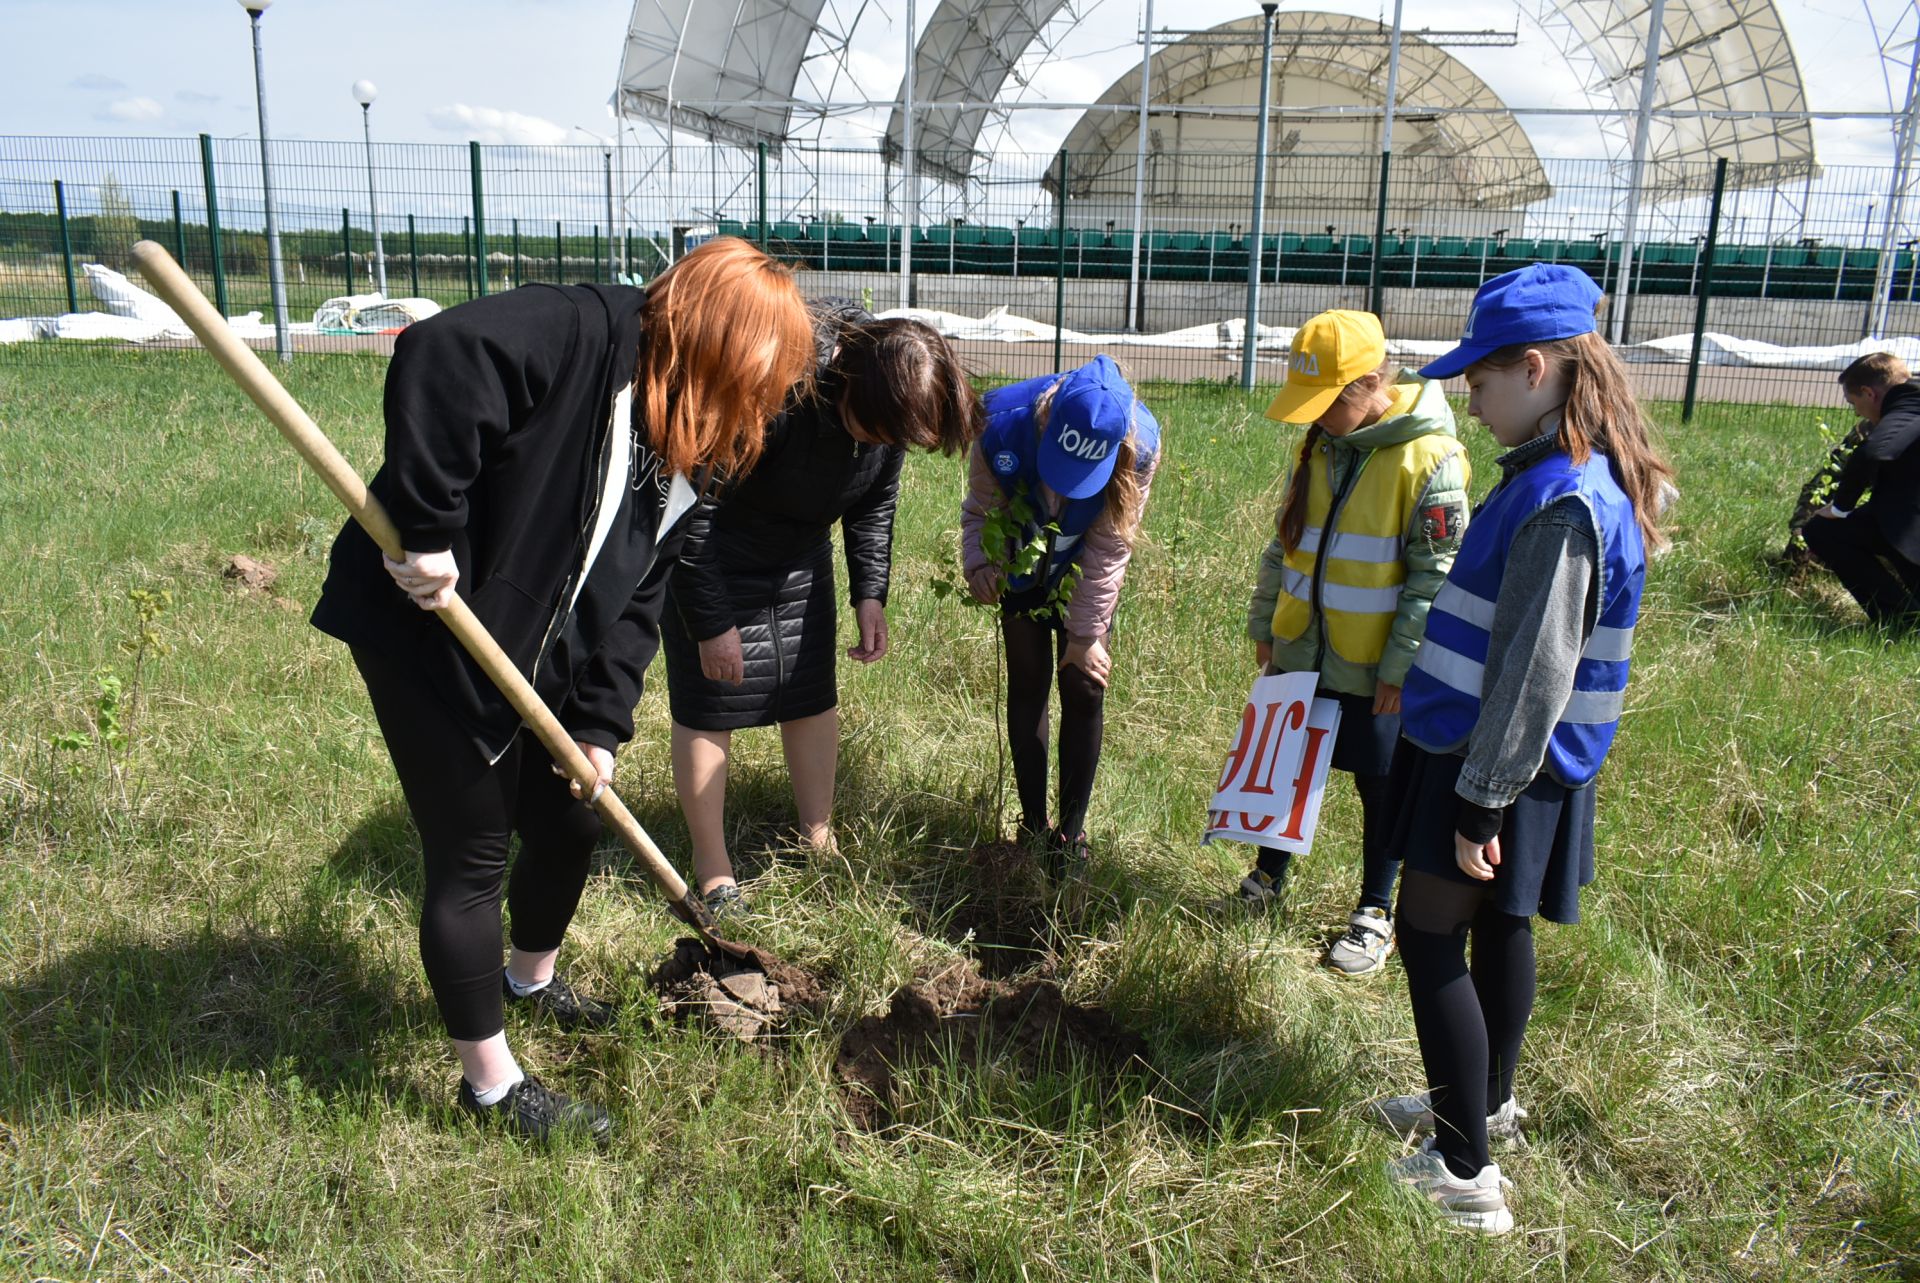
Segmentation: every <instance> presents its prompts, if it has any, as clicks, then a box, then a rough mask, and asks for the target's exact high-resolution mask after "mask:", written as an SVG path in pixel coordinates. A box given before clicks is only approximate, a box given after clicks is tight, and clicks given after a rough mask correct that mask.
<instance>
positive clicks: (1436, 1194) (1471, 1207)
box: [1387, 1140, 1513, 1234]
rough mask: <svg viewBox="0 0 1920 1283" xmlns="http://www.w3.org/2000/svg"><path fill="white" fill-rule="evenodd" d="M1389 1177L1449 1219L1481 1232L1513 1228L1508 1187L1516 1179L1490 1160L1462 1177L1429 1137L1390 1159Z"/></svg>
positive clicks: (1494, 1231) (1491, 1232) (1496, 1231)
mask: <svg viewBox="0 0 1920 1283" xmlns="http://www.w3.org/2000/svg"><path fill="white" fill-rule="evenodd" d="M1387 1178H1388V1179H1389V1180H1391V1181H1393V1182H1394V1183H1395V1184H1396V1185H1404V1186H1406V1187H1407V1188H1408V1189H1410V1190H1412V1191H1413V1192H1414V1193H1416V1194H1418V1195H1420V1196H1421V1197H1422V1198H1424V1199H1426V1200H1427V1201H1428V1202H1429V1203H1432V1204H1433V1205H1434V1206H1435V1207H1436V1208H1438V1209H1439V1211H1440V1214H1441V1215H1442V1216H1444V1217H1446V1218H1447V1220H1448V1221H1449V1222H1451V1223H1452V1224H1454V1225H1458V1226H1459V1227H1460V1228H1462V1229H1468V1230H1473V1231H1475V1232H1476V1233H1480V1234H1505V1233H1506V1232H1507V1231H1508V1230H1510V1229H1512V1228H1513V1213H1512V1212H1511V1211H1510V1210H1508V1208H1507V1190H1509V1189H1511V1188H1512V1187H1513V1182H1512V1181H1510V1180H1508V1179H1507V1178H1506V1177H1504V1176H1502V1175H1501V1174H1500V1164H1498V1163H1488V1164H1487V1165H1486V1166H1485V1167H1482V1168H1481V1169H1480V1170H1479V1171H1478V1172H1476V1173H1474V1175H1473V1178H1472V1179H1471V1180H1462V1179H1460V1178H1459V1177H1458V1176H1455V1175H1454V1174H1453V1172H1452V1171H1450V1170H1449V1169H1448V1167H1447V1160H1446V1159H1444V1158H1442V1157H1440V1151H1439V1150H1437V1149H1435V1148H1434V1147H1433V1142H1432V1141H1431V1140H1429V1141H1428V1142H1427V1143H1426V1144H1424V1145H1422V1146H1421V1147H1420V1148H1419V1149H1416V1150H1415V1151H1413V1153H1411V1154H1408V1155H1407V1156H1406V1157H1404V1158H1393V1159H1389V1160H1387Z"/></svg>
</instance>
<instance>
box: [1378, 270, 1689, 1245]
mask: <svg viewBox="0 0 1920 1283" xmlns="http://www.w3.org/2000/svg"><path fill="white" fill-rule="evenodd" d="M1600 297H1601V295H1600V289H1599V287H1598V286H1596V285H1595V284H1594V283H1593V281H1592V279H1591V278H1589V277H1588V276H1587V275H1586V274H1585V273H1583V272H1581V271H1579V270H1578V269H1576V268H1572V267H1566V266H1560V265H1547V264H1535V265H1533V266H1531V267H1524V268H1521V269H1519V270H1518V271H1514V272H1508V273H1507V274H1506V275H1504V276H1499V277H1496V278H1495V279H1493V280H1491V281H1488V282H1487V283H1486V284H1485V285H1484V286H1482V287H1481V289H1480V291H1479V293H1478V294H1477V295H1475V297H1474V302H1473V312H1472V314H1471V315H1470V317H1469V318H1468V320H1467V326H1466V332H1465V334H1464V336H1463V337H1462V339H1461V342H1460V346H1459V347H1457V348H1455V349H1454V350H1453V351H1452V352H1450V353H1448V354H1447V355H1446V356H1443V357H1441V358H1440V359H1439V360H1437V361H1435V362H1433V363H1432V364H1430V365H1428V366H1426V367H1425V368H1424V369H1422V370H1421V371H1420V372H1421V374H1423V375H1425V376H1427V377H1429V378H1449V377H1452V376H1453V375H1456V374H1459V373H1461V372H1462V371H1464V372H1465V374H1466V377H1467V386H1468V388H1469V400H1468V403H1467V405H1468V412H1469V413H1470V414H1472V415H1473V417H1475V418H1477V419H1479V420H1480V422H1482V423H1483V424H1485V425H1486V427H1487V430H1488V431H1489V432H1491V433H1492V434H1493V438H1494V440H1496V441H1497V442H1499V443H1500V444H1501V445H1502V446H1504V447H1506V451H1507V452H1506V453H1505V454H1503V455H1501V456H1500V458H1499V465H1500V474H1501V475H1500V480H1499V482H1498V483H1496V484H1495V486H1494V488H1493V490H1492V492H1491V493H1490V494H1489V495H1488V496H1487V498H1486V501H1485V502H1484V503H1483V504H1482V505H1481V506H1480V508H1479V510H1478V511H1477V512H1476V513H1475V515H1474V518H1473V524H1472V526H1471V527H1469V529H1468V530H1467V535H1466V538H1465V540H1463V541H1462V543H1461V546H1460V552H1459V555H1458V557H1456V558H1455V560H1454V563H1453V569H1452V570H1451V571H1449V572H1448V574H1447V582H1446V584H1445V585H1444V586H1443V587H1442V588H1441V589H1440V592H1439V594H1438V595H1437V596H1436V597H1435V598H1434V602H1433V608H1432V610H1431V611H1430V612H1429V613H1428V615H1427V628H1426V637H1425V640H1424V641H1423V642H1422V644H1421V646H1420V650H1419V653H1418V654H1417V655H1416V656H1415V658H1414V662H1413V670H1412V672H1410V673H1409V674H1408V676H1407V681H1406V686H1405V688H1404V690H1403V693H1402V704H1401V728H1402V734H1403V735H1404V737H1405V740H1406V741H1407V742H1405V743H1403V744H1402V745H1401V746H1400V749H1399V751H1398V752H1397V753H1396V754H1395V758H1394V769H1393V779H1394V783H1395V787H1396V791H1397V793H1398V795H1399V796H1400V797H1401V798H1402V810H1401V818H1400V822H1399V824H1398V825H1397V826H1396V829H1395V832H1394V836H1393V844H1394V847H1395V849H1396V853H1397V854H1398V855H1399V856H1400V857H1401V858H1402V859H1403V860H1404V872H1403V876H1402V881H1401V889H1400V912H1399V915H1398V916H1399V939H1400V956H1401V959H1402V961H1403V963H1404V964H1405V966H1406V971H1407V986H1408V989H1409V991H1410V994H1411V997H1412V1005H1413V1018H1414V1028H1415V1030H1416V1031H1417V1032H1418V1034H1419V1038H1420V1054H1421V1057H1422V1059H1423V1061H1424V1062H1425V1066H1426V1076H1427V1090H1426V1091H1425V1092H1423V1093H1421V1094H1419V1095H1415V1096H1398V1097H1393V1098H1390V1099H1387V1100H1383V1101H1379V1102H1376V1103H1375V1105H1374V1112H1375V1113H1376V1115H1377V1116H1378V1117H1379V1119H1380V1120H1381V1121H1383V1122H1385V1123H1386V1124H1387V1125H1389V1126H1391V1127H1393V1128H1394V1129H1395V1130H1396V1131H1397V1132H1399V1133H1400V1134H1401V1135H1402V1136H1406V1137H1409V1138H1410V1137H1412V1136H1414V1135H1417V1134H1421V1133H1426V1134H1427V1136H1428V1139H1427V1140H1426V1142H1425V1143H1424V1144H1423V1145H1422V1147H1421V1148H1420V1149H1419V1150H1417V1151H1415V1152H1414V1153H1412V1154H1409V1155H1407V1156H1406V1157H1404V1158H1400V1159H1396V1160H1394V1161H1393V1162H1391V1163H1389V1164H1388V1172H1389V1175H1390V1176H1391V1177H1392V1178H1393V1179H1394V1180H1395V1181H1397V1182H1399V1183H1401V1184H1403V1185H1406V1186H1408V1187H1410V1188H1412V1189H1414V1190H1415V1191H1417V1192H1418V1193H1420V1194H1421V1195H1423V1196H1424V1197H1425V1198H1427V1199H1428V1200H1429V1201H1430V1202H1431V1203H1433V1204H1434V1205H1435V1206H1436V1207H1437V1208H1438V1209H1439V1210H1440V1212H1441V1213H1442V1214H1444V1215H1445V1216H1446V1217H1447V1218H1448V1219H1449V1220H1451V1221H1452V1222H1454V1223H1455V1224H1458V1225H1461V1226H1464V1227H1467V1228H1470V1229H1475V1230H1480V1231H1482V1232H1485V1233H1492V1234H1499V1233H1504V1232H1506V1231H1507V1230H1508V1229H1510V1228H1512V1226H1513V1214H1512V1212H1510V1211H1509V1210H1508V1208H1507V1200H1506V1192H1505V1191H1506V1187H1507V1186H1508V1185H1509V1184H1510V1182H1508V1181H1506V1180H1505V1179H1504V1178H1503V1177H1502V1176H1501V1175H1500V1168H1499V1166H1498V1165H1497V1164H1495V1163H1494V1162H1493V1161H1492V1159H1491V1158H1490V1157H1489V1154H1488V1146H1489V1142H1490V1140H1491V1139H1500V1140H1515V1139H1517V1138H1518V1137H1519V1134H1520V1129H1519V1122H1520V1119H1522V1118H1524V1117H1526V1111H1525V1110H1523V1109H1521V1108H1520V1107H1519V1105H1518V1104H1517V1103H1516V1102H1515V1100H1514V1092H1513V1077H1514V1066H1515V1062H1516V1061H1517V1059H1518V1057H1519V1053H1520V1044H1521V1040H1522V1038H1523V1037H1524V1036H1525V1034H1526V1029H1527V1019H1528V1017H1529V1016H1530V1015H1531V1013H1532V1009H1533V997H1534V951H1533V918H1534V915H1536V914H1538V915H1540V916H1542V917H1545V918H1548V919H1549V920H1551V921H1554V922H1575V921H1578V919H1579V911H1580V888H1581V887H1583V886H1585V885H1586V884H1587V883H1588V882H1591V881H1592V880H1593V875H1594V868H1593V866H1594V862H1593V817H1594V789H1593V780H1594V776H1595V775H1596V774H1597V773H1598V772H1599V770H1600V764H1601V763H1602V762H1603V761H1604V760H1605V759H1606V756H1607V748H1608V746H1609V745H1611V744H1612V743H1613V737H1614V729H1615V726H1616V724H1617V723H1618V720H1619V717H1620V710H1621V706H1622V704H1623V702H1624V699H1625V695H1626V689H1627V670H1628V666H1629V660H1630V657H1631V655H1632V651H1633V630H1634V624H1635V621H1636V620H1637V619H1638V618H1639V613H1640V599H1641V590H1642V587H1643V585H1644V583H1645V581H1646V571H1647V552H1648V550H1649V549H1650V548H1658V547H1660V546H1661V545H1662V544H1664V542H1665V540H1664V539H1663V538H1662V536H1661V534H1660V531H1659V528H1658V526H1657V524H1656V522H1657V519H1658V516H1659V513H1660V511H1661V509H1662V507H1663V506H1664V504H1663V502H1662V499H1661V492H1662V488H1663V486H1665V485H1666V483H1667V481H1668V479H1669V478H1670V477H1671V476H1672V475H1673V474H1672V471H1671V469H1669V468H1668V467H1667V464H1666V462H1665V461H1664V460H1663V459H1662V458H1661V457H1660V454H1659V453H1658V451H1657V450H1656V449H1655V447H1654V445H1653V444H1652V442H1651V440H1650V434H1649V430H1648V426H1647V423H1646V420H1645V418H1644V416H1643V415H1642V414H1641V411H1640V407H1639V405H1638V404H1637V403H1636V402H1635V400H1634V396H1633V391H1632V387H1631V384H1630V383H1629V381H1628V378H1627V372H1626V370H1625V368H1624V367H1623V366H1622V365H1621V364H1620V361H1619V358H1618V357H1616V356H1615V355H1614V353H1613V350H1612V349H1611V348H1609V347H1608V346H1607V344H1606V342H1605V341H1604V340H1603V339H1602V338H1601V337H1600V336H1599V335H1598V334H1597V333H1595V327H1594V308H1595V306H1596V305H1597V304H1598V302H1599V300H1600ZM1469 942H1471V945H1472V950H1473V963H1472V967H1471V970H1469V968H1468V964H1467V947H1468V944H1469Z"/></svg>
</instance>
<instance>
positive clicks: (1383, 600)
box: [1320, 581, 1400, 615]
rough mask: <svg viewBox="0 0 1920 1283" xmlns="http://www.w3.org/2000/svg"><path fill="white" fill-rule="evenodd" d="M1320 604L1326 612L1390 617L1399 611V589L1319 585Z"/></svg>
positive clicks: (1396, 586)
mask: <svg viewBox="0 0 1920 1283" xmlns="http://www.w3.org/2000/svg"><path fill="white" fill-rule="evenodd" d="M1320 604H1321V605H1322V606H1325V607H1326V608H1327V609H1328V610H1344V611H1346V612H1347V613H1348V614H1349V615H1391V614H1393V613H1394V612H1395V611H1397V610H1399V609H1400V589H1399V586H1398V585H1395V586H1394V587H1392V588H1349V587H1347V586H1346V585H1345V584H1330V583H1326V582H1325V581H1322V582H1321V584H1320Z"/></svg>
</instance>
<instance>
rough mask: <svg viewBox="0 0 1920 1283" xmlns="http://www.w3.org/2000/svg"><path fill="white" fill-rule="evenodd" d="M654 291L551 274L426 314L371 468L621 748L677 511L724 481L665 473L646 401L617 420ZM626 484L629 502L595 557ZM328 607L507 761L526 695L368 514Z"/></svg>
mask: <svg viewBox="0 0 1920 1283" xmlns="http://www.w3.org/2000/svg"><path fill="white" fill-rule="evenodd" d="M645 299H646V295H645V293H644V291H641V290H637V289H630V288H626V287H623V286H600V285H574V286H549V285H533V286H526V287H523V288H521V289H516V290H512V291H509V292H507V293H504V294H497V295H494V296H492V297H490V298H483V299H479V300H476V301H474V302H471V303H464V304H462V305H460V306H459V307H455V308H451V309H449V310H448V311H446V312H443V313H441V314H440V315H438V316H436V317H433V318H432V319H430V320H426V321H422V322H420V323H418V324H416V325H413V326H411V327H409V328H408V329H407V330H406V332H405V333H403V334H402V335H401V336H400V339H399V342H398V343H397V344H396V345H395V347H394V356H393V365H392V367H391V369H390V370H389V371H388V374H387V386H386V426H387V433H386V462H385V463H383V464H382V465H381V467H380V471H379V472H377V473H376V474H375V475H374V477H373V480H372V481H371V482H370V483H369V488H370V489H371V490H372V491H373V493H374V494H375V495H376V496H378V497H379V499H380V501H381V502H382V503H383V504H385V505H386V508H387V511H388V513H389V514H391V516H392V517H393V521H394V524H395V525H396V526H398V527H399V530H400V537H401V542H402V544H403V545H404V546H405V547H406V549H407V550H408V551H410V552H438V551H443V550H445V549H448V548H451V549H452V550H453V554H454V559H455V561H456V562H457V563H458V565H459V568H460V585H459V591H460V593H461V595H462V596H464V597H465V598H466V599H467V602H468V604H469V605H471V606H472V607H473V610H474V613H475V614H476V615H478V616H479V618H480V621H481V622H482V623H484V624H485V625H486V626H487V629H488V630H489V631H490V632H491V633H492V634H493V636H494V639H495V640H496V641H498V642H499V643H500V646H501V648H502V649H503V650H505V651H506V653H507V655H508V656H509V657H510V658H511V659H512V660H513V661H514V664H515V666H516V667H517V668H519V669H520V671H521V672H522V673H524V674H526V675H528V676H529V677H530V678H531V679H532V680H533V684H534V688H535V689H536V690H538V691H539V693H540V695H541V697H542V698H544V699H545V700H546V702H547V704H548V706H549V707H551V708H552V709H553V710H554V712H555V714H557V715H558V717H559V719H560V723H561V725H563V726H565V727H566V728H567V730H568V732H569V733H570V734H572V735H573V736H574V737H575V738H576V739H579V740H582V741H584V742H586V743H589V744H597V745H600V746H602V747H605V748H616V747H618V746H619V745H620V744H621V743H624V742H625V741H626V740H627V739H629V738H631V737H632V735H633V708H634V705H635V704H637V703H638V702H639V699H640V693H641V681H642V676H643V674H644V673H645V672H646V668H647V665H648V664H649V663H650V662H651V661H652V659H653V654H654V651H655V650H656V649H657V647H658V645H659V637H660V633H659V624H658V621H659V617H660V607H661V602H662V600H663V596H664V593H665V588H666V579H667V574H668V572H669V571H670V570H671V569H672V566H673V562H674V559H675V558H676V556H677V555H678V552H679V544H680V540H681V538H682V537H683V535H684V531H685V528H686V523H685V522H684V521H677V520H676V518H677V517H678V516H679V514H680V513H681V512H683V511H684V510H685V508H686V507H687V506H688V505H689V504H690V502H691V500H692V498H693V496H694V493H695V492H696V491H697V490H698V489H699V487H700V485H701V484H703V482H704V478H694V479H693V480H692V484H691V486H690V485H689V483H688V481H687V480H686V479H682V478H676V477H668V476H664V475H663V469H662V467H661V464H660V459H659V456H657V455H656V454H655V453H654V452H653V451H652V449H651V448H649V446H648V434H647V432H646V430H645V428H644V425H643V424H641V423H640V422H639V419H638V417H637V416H638V407H637V406H636V407H635V408H634V411H633V413H631V414H628V415H626V416H625V421H624V422H615V419H616V417H617V416H616V405H617V404H619V403H620V401H621V399H622V394H623V393H624V392H625V391H626V390H627V389H628V388H629V386H630V385H631V384H632V382H633V377H634V370H635V367H636V365H637V364H638V359H639V349H640V335H641V323H640V309H641V305H642V303H644V301H645ZM615 431H618V432H621V433H626V434H628V435H627V436H626V437H625V439H624V440H620V439H616V438H615V437H614V435H613V433H614V432H615ZM628 442H630V443H631V465H630V467H628V468H627V469H626V470H625V475H624V477H622V478H617V479H613V480H611V482H610V479H609V470H610V468H612V467H613V466H615V460H616V455H617V453H619V452H617V451H616V450H615V449H614V447H615V446H616V445H619V446H623V447H624V446H625V445H626V444H627V443H628ZM610 484H611V486H612V487H615V488H614V489H612V490H610V491H609V492H608V498H609V499H610V500H611V501H612V502H613V504H614V505H615V506H614V509H613V515H612V517H611V519H610V520H609V521H608V522H607V524H606V533H605V535H604V536H603V540H602V542H601V544H600V546H599V548H598V549H597V550H596V551H595V555H593V556H592V557H591V558H589V556H588V552H589V545H590V543H591V542H592V536H593V533H594V530H595V528H596V517H597V516H598V515H599V513H600V510H601V508H602V495H603V491H606V490H608V487H609V485H610ZM663 527H664V529H663ZM583 579H584V583H583V582H582V580H583ZM313 624H314V627H316V628H318V629H320V630H321V631H323V632H326V633H329V634H331V635H332V636H335V637H338V638H340V639H341V640H342V641H344V642H347V643H348V644H349V645H352V646H355V647H364V648H367V649H370V650H374V651H377V652H379V653H380V654H382V655H383V656H385V657H386V658H388V659H389V660H392V661H394V662H397V663H398V664H400V665H402V666H404V667H409V668H411V669H413V670H414V671H416V672H418V673H419V675H420V679H421V680H422V681H424V682H425V683H426V684H427V685H428V686H429V687H430V688H431V689H432V690H433V691H434V692H435V693H436V694H437V695H438V696H439V697H440V699H441V700H442V701H443V702H444V703H445V704H446V705H447V707H448V709H449V710H450V711H451V712H452V714H453V716H454V718H455V719H456V721H457V722H458V723H459V724H460V725H461V726H462V727H463V728H464V729H465V730H466V731H467V732H468V733H469V735H470V736H471V737H472V739H473V742H474V745H475V747H476V748H478V749H479V751H480V752H481V753H482V754H484V755H485V756H486V758H487V759H488V760H489V761H493V760H496V759H497V758H498V757H499V756H500V754H501V753H503V752H505V751H506V748H507V746H508V745H509V744H510V743H511V742H512V740H513V736H514V733H515V731H516V730H517V729H518V726H519V718H518V717H517V715H516V714H515V713H514V712H513V709H512V708H511V707H510V706H509V705H508V704H507V702H506V700H505V698H504V697H502V696H501V695H500V694H499V692H498V691H496V690H495V689H494V688H493V684H492V683H491V682H490V681H488V679H487V677H486V675H485V673H483V672H482V671H481V670H480V668H479V666H478V665H477V664H475V663H474V662H473V661H472V659H471V658H469V657H468V656H467V654H466V652H465V651H464V650H462V649H461V648H460V645H459V643H458V642H456V641H455V640H454V638H453V634H452V633H451V632H450V631H449V630H448V629H447V628H446V627H445V626H444V625H443V624H441V622H440V621H439V620H437V619H434V618H432V617H431V615H430V613H429V612H427V611H423V610H421V609H420V608H419V607H417V606H415V605H414V604H413V602H412V601H411V600H410V599H409V598H408V597H407V596H406V594H404V593H403V592H401V591H400V589H399V587H398V586H396V585H395V584H394V582H393V580H392V579H391V578H390V577H389V576H388V575H387V572H386V570H385V568H384V567H383V566H382V565H381V561H380V550H379V549H378V548H377V547H376V546H375V545H374V543H373V541H372V539H370V538H369V537H368V536H367V535H366V533H365V532H364V531H362V530H361V529H360V528H359V526H358V525H356V524H354V523H352V522H349V523H348V524H347V526H346V528H345V529H343V530H342V531H341V532H340V536H339V538H337V539H336V540H335V541H334V545H333V555H332V563H331V566H330V567H329V570H328V573H327V580H326V585H325V587H324V588H323V590H322V593H321V597H320V602H319V604H318V605H317V606H316V607H315V608H314V612H313Z"/></svg>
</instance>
